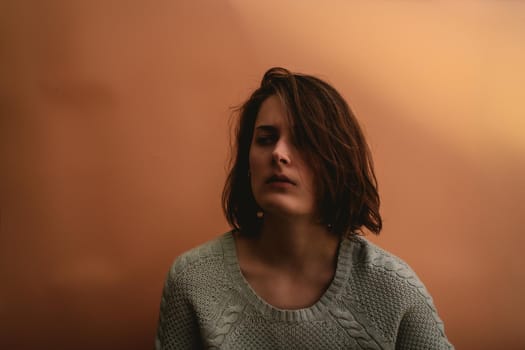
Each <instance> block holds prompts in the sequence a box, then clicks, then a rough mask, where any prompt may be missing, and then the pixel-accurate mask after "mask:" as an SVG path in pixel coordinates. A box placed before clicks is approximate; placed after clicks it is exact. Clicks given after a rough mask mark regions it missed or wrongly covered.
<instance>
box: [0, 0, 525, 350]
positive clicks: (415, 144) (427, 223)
mask: <svg viewBox="0 0 525 350" xmlns="http://www.w3.org/2000/svg"><path fill="white" fill-rule="evenodd" d="M523 38H525V3H523V2H521V1H489V0H486V1H472V2H468V1H461V2H458V1H450V2H441V1H440V2H438V1H362V2H352V1H320V0H319V1H313V0H309V1H277V0H272V1H245V0H230V1H215V0H207V1H191V2H190V1H173V0H172V1H145V0H142V1H139V0H136V1H115V0H113V1H102V0H99V1H66V0H54V1H51V0H48V1H36V0H35V1H14V0H13V1H9V0H6V1H2V2H1V3H0V117H1V119H0V145H1V148H0V157H1V158H0V162H1V163H0V169H1V172H0V180H1V181H0V201H1V202H0V204H1V207H0V209H1V211H0V228H1V234H0V278H1V280H0V347H1V348H6V349H7V348H18V349H29V348H35V349H37V348H38V349H61V348H67V349H73V348H74V349H106V348H107V349H109V348H112V349H142V348H151V347H152V345H153V339H154V332H155V327H156V321H157V312H158V305H159V298H160V293H161V288H162V284H163V279H164V277H165V274H166V272H167V269H168V266H169V264H170V263H171V262H172V260H173V259H174V257H175V256H176V255H178V254H179V253H180V252H182V251H184V250H186V249H189V248H190V247H192V246H194V245H196V244H198V243H201V242H204V241H206V240H208V239H210V238H212V237H215V236H217V235H218V234H221V233H223V232H224V231H226V230H227V225H226V223H225V220H224V219H223V217H222V214H221V210H220V201H219V197H220V193H221V190H222V184H223V181H224V178H225V165H226V160H227V151H228V134H229V128H228V119H229V117H230V109H229V108H230V107H232V106H234V105H236V104H238V103H240V102H242V101H243V99H244V98H246V97H247V95H248V94H249V93H250V91H251V90H252V89H254V88H255V87H256V86H257V84H258V82H259V80H260V78H261V76H262V74H263V72H264V71H265V70H266V69H267V68H269V67H271V66H274V65H280V66H284V67H287V68H290V69H292V70H296V71H302V72H306V73H310V74H315V75H318V76H320V77H322V78H324V79H326V80H328V81H329V82H331V83H332V84H333V85H334V86H335V87H336V88H338V89H339V90H340V91H341V92H342V94H343V95H344V96H345V97H346V98H347V99H348V101H349V103H350V104H351V106H352V108H353V109H354V111H355V112H356V114H357V116H358V117H359V119H360V120H361V122H362V124H363V127H364V129H365V131H366V134H367V137H368V140H369V142H370V144H371V148H372V151H373V153H374V156H375V163H376V169H377V173H378V177H379V182H380V191H381V194H382V199H383V206H382V213H383V215H384V226H385V229H384V231H383V233H382V235H381V236H380V237H378V238H377V239H376V238H374V241H376V242H378V243H379V244H380V245H382V246H383V247H385V248H386V249H388V250H390V251H391V252H393V253H395V254H397V255H399V256H401V257H402V258H403V259H405V260H406V261H407V262H408V263H409V264H410V265H411V266H412V267H413V268H414V269H415V270H416V271H417V273H418V275H419V276H420V277H421V279H422V280H423V281H424V283H425V284H426V285H427V287H428V289H429V290H430V292H431V293H432V295H433V297H434V300H435V303H436V305H437V307H438V310H439V313H440V316H441V317H442V318H443V320H444V322H445V326H446V331H447V334H448V336H449V338H450V340H451V341H452V342H453V343H454V344H455V345H456V346H457V348H458V349H496V348H498V349H523V348H525V335H524V334H523V324H524V321H525V316H524V313H525V307H524V297H523V296H524V295H525V273H524V270H523V266H524V258H523V253H522V252H523V249H524V246H525V238H524V237H525V235H524V233H525V232H524V229H523V226H524V223H525V220H524V216H525V212H524V204H523V198H524V196H525V186H524V181H525V180H524V179H525V157H524V155H525V137H524V136H525V108H524V103H525V89H524V85H525V67H524V63H523V62H525V41H524V40H523Z"/></svg>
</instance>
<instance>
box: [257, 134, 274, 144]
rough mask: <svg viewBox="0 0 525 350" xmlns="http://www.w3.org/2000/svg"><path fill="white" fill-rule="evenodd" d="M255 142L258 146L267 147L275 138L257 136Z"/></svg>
mask: <svg viewBox="0 0 525 350" xmlns="http://www.w3.org/2000/svg"><path fill="white" fill-rule="evenodd" d="M255 141H256V142H257V144H259V145H269V144H271V143H272V142H274V141H275V136H258V137H257V138H256V139H255Z"/></svg>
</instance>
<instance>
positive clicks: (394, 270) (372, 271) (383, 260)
mask: <svg viewBox="0 0 525 350" xmlns="http://www.w3.org/2000/svg"><path fill="white" fill-rule="evenodd" d="M349 239H350V240H351V241H352V246H353V254H352V259H353V266H354V269H357V270H359V272H360V275H361V276H366V275H370V276H371V278H374V279H377V280H388V281H390V282H391V283H395V282H396V281H397V282H402V283H403V284H408V285H409V286H412V287H414V288H416V289H419V288H421V289H422V290H421V291H424V285H423V283H422V282H421V280H420V279H419V277H418V276H417V274H416V273H415V271H414V270H413V269H412V268H411V267H410V265H408V264H407V263H406V262H405V261H404V260H403V259H401V258H400V257H398V256H397V255H395V254H393V253H391V252H389V251H387V250H385V249H383V248H381V247H380V246H378V245H377V244H375V243H373V242H371V241H370V240H368V239H366V238H365V237H363V236H352V237H350V238H349ZM396 284H397V283H396Z"/></svg>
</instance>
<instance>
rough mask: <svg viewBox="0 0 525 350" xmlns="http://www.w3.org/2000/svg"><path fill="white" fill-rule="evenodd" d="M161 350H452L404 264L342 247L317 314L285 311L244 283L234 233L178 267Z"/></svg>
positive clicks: (167, 291) (349, 241)
mask: <svg viewBox="0 0 525 350" xmlns="http://www.w3.org/2000/svg"><path fill="white" fill-rule="evenodd" d="M155 345H156V349H157V350H161V349H162V350H168V349H243V350H244V349H254V350H258V349H287V350H288V349H406V350H409V349H414V350H424V349H432V350H437V349H453V346H452V345H451V344H450V343H449V341H448V340H447V337H446V336H445V332H444V328H443V323H442V322H441V320H440V319H439V317H438V315H437V312H436V309H435V307H434V305H433V302H432V298H431V297H430V295H429V294H428V292H427V290H426V289H425V286H424V285H423V284H422V283H421V281H420V280H419V279H418V277H417V276H416V274H415V273H414V271H412V269H411V268H410V267H409V266H408V265H407V264H406V263H405V262H403V261H402V260H401V259H399V258H397V257H395V256H394V255H392V254H390V253H388V252H386V251H384V250H383V249H381V248H379V247H378V246H376V245H374V244H373V243H371V242H369V241H367V240H366V239H365V238H363V237H359V236H351V237H345V238H343V239H342V240H341V243H340V245H339V252H338V258H337V268H336V272H335V276H334V279H333V280H332V282H331V284H330V286H329V287H328V289H327V290H326V292H325V293H324V294H323V296H322V297H321V298H320V299H319V300H318V301H317V302H316V303H315V304H314V305H312V306H310V307H308V308H304V309H298V310H282V309H278V308H276V307H273V306H272V305H270V304H268V303H266V302H265V301H264V300H262V299H261V298H260V297H259V296H258V295H257V294H256V293H255V292H254V291H253V290H252V289H251V287H250V285H249V284H248V283H247V281H246V280H245V279H244V277H243V275H242V273H241V270H240V268H239V264H238V261H237V255H236V251H235V242H234V238H233V235H232V233H231V232H228V233H226V234H224V235H222V236H221V237H219V238H216V239H214V240H212V241H210V242H207V243H205V244H203V245H201V246H199V247H197V248H194V249H192V250H190V251H188V252H186V253H184V254H182V255H181V256H180V257H179V258H177V259H176V260H175V262H174V263H173V265H172V267H171V269H170V271H169V273H168V277H167V279H166V283H165V286H164V292H163V295H162V300H161V307H160V317H159V324H158V330H157V337H156V344H155Z"/></svg>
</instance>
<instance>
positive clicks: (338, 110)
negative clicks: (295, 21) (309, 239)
mask: <svg viewBox="0 0 525 350" xmlns="http://www.w3.org/2000/svg"><path fill="white" fill-rule="evenodd" d="M273 95H276V96H277V97H278V98H279V99H280V100H281V102H282V103H283V105H284V106H285V108H286V110H287V112H288V116H287V117H288V119H289V122H290V123H289V125H290V129H291V130H290V134H291V137H292V140H293V142H294V143H295V144H296V146H297V149H298V150H299V152H301V154H302V155H303V157H304V159H305V162H306V163H307V164H308V165H309V166H310V167H311V168H312V171H313V173H314V174H316V175H315V178H314V189H315V198H316V203H317V209H318V212H319V219H320V220H321V222H322V223H323V224H326V225H327V226H328V227H329V228H330V229H331V231H332V232H334V233H336V234H345V233H350V234H359V233H362V227H363V226H364V227H366V228H367V229H368V230H370V231H371V232H373V233H375V234H379V232H380V231H381V227H382V220H381V216H380V214H379V204H380V200H379V194H378V192H377V180H376V177H375V174H374V168H373V163H372V157H371V154H370V150H369V148H368V145H367V143H366V141H365V138H364V136H363V133H362V131H361V128H360V127H359V124H358V122H357V119H356V118H355V116H354V115H353V113H352V111H351V110H350V108H349V107H348V104H347V103H346V101H345V100H344V99H343V97H341V95H340V94H339V93H338V92H337V91H336V90H335V89H334V88H333V87H332V86H330V85H329V84H327V83H326V82H324V81H322V80H321V79H319V78H316V77H313V76H310V75H305V74H298V73H291V72H290V71H288V70H286V69H284V68H278V67H277V68H271V69H269V70H268V71H267V72H266V73H265V74H264V77H263V79H262V82H261V86H260V87H259V88H258V89H257V90H255V91H254V92H253V93H252V95H251V96H250V98H249V99H248V100H247V101H246V102H245V103H244V104H242V105H241V106H240V107H238V108H237V109H236V111H237V112H238V115H239V120H238V125H237V128H236V130H235V133H236V137H235V145H234V149H233V150H232V154H231V162H230V165H231V168H230V171H229V174H228V177H227V179H226V183H225V185H224V190H223V193H222V207H223V210H224V214H225V216H226V219H227V220H228V222H229V224H230V225H231V226H232V227H233V228H234V229H237V230H239V231H240V232H241V234H246V235H252V234H257V233H258V232H259V230H260V227H261V224H262V220H264V219H260V218H258V216H257V212H258V211H260V207H259V206H258V205H257V203H256V201H255V198H254V196H253V193H252V189H251V185H250V178H249V175H248V173H249V172H248V170H249V153H250V145H251V142H252V137H253V131H254V127H255V120H256V118H257V114H258V112H259V108H260V107H261V104H262V103H263V101H264V100H266V99H267V98H268V97H270V96H273Z"/></svg>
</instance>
